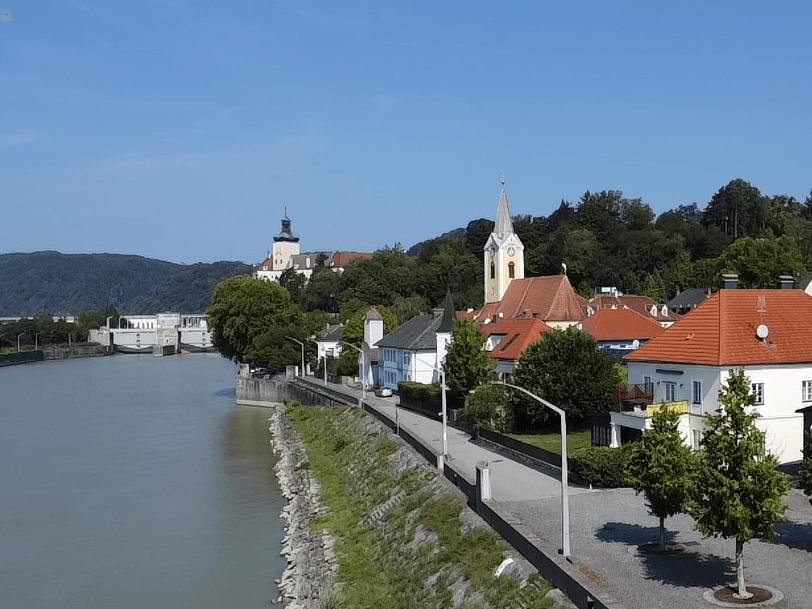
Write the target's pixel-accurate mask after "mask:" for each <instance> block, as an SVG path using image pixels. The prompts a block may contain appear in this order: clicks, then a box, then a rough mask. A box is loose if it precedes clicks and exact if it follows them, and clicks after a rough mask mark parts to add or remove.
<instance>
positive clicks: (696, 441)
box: [693, 429, 702, 450]
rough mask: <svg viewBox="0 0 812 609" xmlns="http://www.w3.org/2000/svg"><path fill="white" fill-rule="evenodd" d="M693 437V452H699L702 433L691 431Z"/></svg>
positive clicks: (696, 430) (695, 430)
mask: <svg viewBox="0 0 812 609" xmlns="http://www.w3.org/2000/svg"><path fill="white" fill-rule="evenodd" d="M693 436H694V450H699V449H700V448H701V447H702V444H701V442H702V432H701V431H700V430H698V429H694V430H693Z"/></svg>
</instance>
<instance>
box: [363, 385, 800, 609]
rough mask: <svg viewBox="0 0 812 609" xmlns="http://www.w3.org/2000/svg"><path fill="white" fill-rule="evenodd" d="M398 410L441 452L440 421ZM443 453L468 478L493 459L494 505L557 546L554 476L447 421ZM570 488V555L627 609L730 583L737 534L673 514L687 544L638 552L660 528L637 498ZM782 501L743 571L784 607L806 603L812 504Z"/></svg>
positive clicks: (389, 407)
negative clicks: (702, 530)
mask: <svg viewBox="0 0 812 609" xmlns="http://www.w3.org/2000/svg"><path fill="white" fill-rule="evenodd" d="M397 399H398V398H397V397H392V398H376V397H374V396H368V397H367V403H368V404H370V405H371V406H373V407H374V408H376V409H378V410H380V411H381V412H383V413H384V414H386V415H387V416H389V417H390V418H391V419H394V418H395V403H396V400H397ZM397 410H398V417H399V420H400V424H401V425H402V426H404V427H405V428H407V429H409V431H410V432H411V433H412V434H413V435H415V436H416V437H418V438H420V439H421V440H424V441H428V442H429V443H430V444H431V446H433V447H434V448H435V450H436V451H437V452H438V453H439V452H440V451H441V447H442V439H441V436H442V431H441V429H442V425H441V424H440V423H439V422H437V421H434V420H431V419H428V418H426V417H423V416H421V415H418V414H416V413H413V412H411V411H408V410H405V409H403V408H398V409H397ZM448 453H449V457H450V460H451V463H453V464H454V467H455V469H457V470H461V471H462V472H464V473H465V475H466V476H468V477H469V478H470V479H471V480H475V478H476V463H477V462H478V461H487V462H489V463H490V467H491V477H492V485H491V488H492V494H493V499H494V503H496V504H498V505H499V508H500V510H501V509H504V510H508V511H510V512H511V513H513V514H514V515H515V516H517V517H518V518H520V519H521V520H522V521H523V522H524V523H525V524H526V525H528V526H530V527H532V528H533V530H534V531H535V532H536V533H537V534H538V535H539V537H540V538H541V539H542V540H543V542H544V545H545V546H547V548H548V552H549V553H550V554H553V553H554V552H555V551H556V549H557V548H560V547H561V499H560V497H561V482H560V480H557V479H555V478H552V477H550V476H547V475H545V474H542V473H540V472H537V471H535V470H533V469H530V468H528V467H526V466H524V465H522V464H520V463H516V462H514V461H511V460H509V459H507V458H506V457H503V456H501V455H498V454H496V453H493V452H491V451H488V450H487V449H485V448H482V447H480V446H476V445H474V444H472V443H471V442H469V441H468V435H467V434H465V433H463V432H461V431H459V430H456V429H454V428H452V427H449V428H448ZM568 488H569V494H570V523H571V549H572V554H573V556H575V557H577V558H578V561H579V562H580V563H583V564H584V565H587V566H588V568H589V570H590V571H592V573H594V575H595V577H597V578H598V579H599V580H600V587H601V588H602V589H604V590H605V591H606V592H607V593H608V594H610V595H611V596H613V597H615V598H617V599H618V600H620V601H621V602H622V603H623V604H624V606H625V607H626V608H627V609H659V608H661V607H662V608H667V609H695V608H696V609H708V608H710V607H713V605H711V604H709V603H708V602H707V601H705V600H704V599H703V596H702V595H703V593H704V592H705V590H707V589H709V588H719V587H722V586H723V585H729V584H732V583H735V579H736V577H735V552H734V550H735V548H734V541H733V540H727V539H702V537H701V535H699V533H697V532H696V531H695V530H694V526H693V520H692V519H691V518H690V517H689V516H686V515H678V516H675V517H672V518H669V519H667V520H666V528H667V529H668V533H669V538H670V540H671V541H673V542H675V543H678V544H681V545H682V546H683V547H684V550H683V551H682V552H680V553H677V554H672V555H666V556H659V555H651V554H646V553H642V552H639V551H638V547H639V546H641V545H643V544H646V543H650V542H654V541H656V540H657V538H658V537H657V535H658V530H659V521H658V519H656V518H654V517H653V516H650V515H649V514H648V511H647V509H646V507H645V503H644V501H643V497H642V496H640V495H636V494H635V493H634V491H632V490H631V489H605V490H588V489H584V488H580V487H574V486H569V487H568ZM785 500H786V501H787V503H788V505H789V511H788V513H787V518H788V521H787V522H784V523H780V524H779V525H778V531H779V533H780V537H778V538H777V539H775V540H770V541H762V540H754V541H752V542H750V543H748V544H746V546H745V558H744V560H745V577H746V580H747V582H748V583H750V584H765V585H768V586H771V587H773V588H777V589H778V590H780V591H781V592H783V594H784V595H785V597H786V601H787V605H781V606H783V607H788V609H812V505H810V504H809V501H808V500H807V498H806V497H805V496H804V495H803V494H802V493H801V492H800V491H799V490H797V489H796V490H793V491H791V492H790V493H789V494H788V495H787V496H786V498H785Z"/></svg>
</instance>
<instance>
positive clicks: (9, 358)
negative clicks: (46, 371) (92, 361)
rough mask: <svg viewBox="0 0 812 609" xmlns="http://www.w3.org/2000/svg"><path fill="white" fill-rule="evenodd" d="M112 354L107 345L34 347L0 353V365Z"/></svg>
mask: <svg viewBox="0 0 812 609" xmlns="http://www.w3.org/2000/svg"><path fill="white" fill-rule="evenodd" d="M112 354H113V351H112V349H109V348H108V347H73V348H57V349H36V350H33V351H18V352H16V353H0V367H3V366H15V365H17V364H31V363H35V362H43V361H51V360H60V359H74V358H85V357H104V356H107V355H112Z"/></svg>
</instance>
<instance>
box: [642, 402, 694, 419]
mask: <svg viewBox="0 0 812 609" xmlns="http://www.w3.org/2000/svg"><path fill="white" fill-rule="evenodd" d="M663 408H668V409H669V410H674V411H676V412H677V413H679V414H686V413H688V412H691V409H690V408H689V407H688V400H680V401H679V402H660V403H659V404H651V405H650V406H647V407H646V413H647V414H648V416H653V415H654V413H655V412H660V410H662V409H663Z"/></svg>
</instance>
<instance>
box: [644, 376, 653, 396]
mask: <svg viewBox="0 0 812 609" xmlns="http://www.w3.org/2000/svg"><path fill="white" fill-rule="evenodd" d="M643 387H645V390H646V393H652V394H653V393H654V386H653V384H652V382H651V377H650V376H644V377H643Z"/></svg>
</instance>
